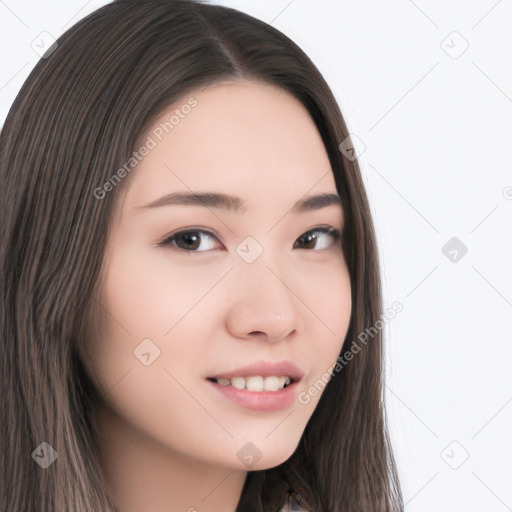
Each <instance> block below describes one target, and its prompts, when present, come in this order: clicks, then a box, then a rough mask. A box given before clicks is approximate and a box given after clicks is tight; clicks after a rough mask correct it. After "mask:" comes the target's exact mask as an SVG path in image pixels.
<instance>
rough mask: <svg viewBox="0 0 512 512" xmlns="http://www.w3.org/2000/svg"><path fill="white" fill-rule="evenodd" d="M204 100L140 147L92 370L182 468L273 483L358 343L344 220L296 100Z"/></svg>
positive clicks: (248, 89)
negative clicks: (347, 345) (246, 474)
mask: <svg viewBox="0 0 512 512" xmlns="http://www.w3.org/2000/svg"><path fill="white" fill-rule="evenodd" d="M191 96H192V97H193V98H194V100H193V101H190V102H189V103H188V104H189V105H194V106H193V107H192V108H185V107H183V106H184V105H186V104H187V101H188V100H189V97H190V96H187V97H186V98H184V99H183V100H181V101H179V102H177V103H176V104H174V105H172V106H171V107H170V108H169V109H168V110H166V111H165V112H164V113H163V114H162V115H161V116H160V117H159V118H158V119H157V120H156V121H155V123H154V125H153V126H152V127H151V128H150V130H149V131H148V132H147V133H146V134H145V135H144V137H142V139H141V140H142V143H143V144H146V146H147V147H148V148H150V149H149V151H140V152H139V155H140V156H141V160H140V162H139V163H138V165H137V166H136V168H135V169H134V170H133V171H131V172H132V174H130V176H129V182H128V183H127V185H128V186H127V187H126V189H124V190H123V194H122V195H121V196H120V200H119V202H118V204H117V211H116V213H115V215H114V217H113V219H112V227H111V231H110V234H109V240H108V246H107V250H106V253H105V259H104V265H103V274H102V276H103V280H102V288H101V294H100V296H99V302H100V303H101V305H102V306H103V308H102V311H103V312H104V314H103V315H102V316H101V318H99V319H98V324H97V328H98V332H99V335H98V336H96V337H95V338H94V339H91V340H90V342H89V344H88V345H87V346H86V347H85V352H84V354H83V359H84V363H85V364H86V368H87V370H88V372H89V374H90V375H91V378H92V380H93V382H94V383H95V385H96V386H97V388H98V389H99V390H100V391H101V392H102V393H103V395H104V405H105V407H107V408H109V410H112V411H114V412H115V414H116V415H117V416H118V417H119V418H121V420H122V421H124V422H127V423H128V424H130V425H132V426H133V427H135V429H136V430H137V432H140V433H141V435H144V436H148V437H149V438H151V439H152V440H153V441H155V442H156V443H158V444H159V445H160V446H161V447H162V450H164V451H166V452H167V453H169V455H170V456H172V455H173V454H175V455H176V456H180V457H190V458H192V459H195V460H197V461H203V462H205V463H208V464H214V465H217V466H221V467H225V468H234V469H251V470H261V469H266V468H269V467H274V466H276V465H278V464H280V463H282V462H284V461H285V460H286V459H287V458H289V457H290V456H291V454H292V453H293V452H294V450H295V448H296V447H297V445H298V443H299V441H300V438H301V435H302V433H303V431H304V429H305V427H306V424H307V422H308V420H309V418H310V417H311V415H312V413H313V411H314V409H315V407H316V405H317V403H318V400H319V399H320V396H321V392H322V391H323V389H324V387H325V383H324V381H322V375H325V372H327V371H328V369H329V368H330V367H331V366H332V365H333V364H334V363H335V361H336V358H337V356H338V354H339V352H340V349H341V346H342V343H343V340H344V338H345V335H346V332H347V328H348V323H349V318H350V312H351V302H350V281H349V275H348V270H347V266H346V262H345V259H344V255H343V252H342V248H341V242H340V240H339V238H338V233H339V231H341V230H342V229H343V211H342V208H341V206H340V204H339V202H338V201H337V200H336V199H337V198H336V196H337V190H336V186H335V182H334V178H333V175H332V171H331V168H330V163H329V159H328V157H327V153H326V151H325V148H324V146H323V143H322V140H321V138H320V135H319V133H318V131H317V129H316V127H315V125H314V123H313V121H312V120H311V118H310V117H309V115H308V113H307V111H306V110H305V108H304V107H303V106H302V105H301V104H300V102H298V101H297V100H296V99H294V98H293V97H292V96H291V95H289V94H288V93H286V92H285V91H282V90H281V89H278V88H275V87H274V86H271V85H268V84H263V83H258V82H236V83H235V82H233V83H223V84H216V85H213V86H210V87H207V88H205V89H203V90H201V91H199V92H197V93H194V94H192V95H191ZM175 110H178V111H179V115H177V116H175V117H174V119H173V121H172V123H171V124H172V128H170V126H171V124H169V123H168V124H167V125H165V123H166V122H168V121H169V119H170V117H171V116H172V115H173V114H174V111H175ZM177 119H179V120H178V121H177ZM162 127H166V129H164V128H162ZM148 137H149V138H148ZM150 139H151V140H152V141H153V142H150ZM142 153H144V154H145V155H144V156H142ZM191 193H194V194H198V195H197V196H196V197H192V198H190V197H189V198H188V199H184V198H183V197H181V199H180V197H179V195H178V194H191ZM206 193H210V194H223V195H229V196H234V197H236V198H238V199H236V200H235V199H231V200H225V199H224V200H223V199H222V198H219V197H217V196H213V195H210V196H206V197H203V201H202V203H201V202H199V194H206ZM312 196H322V197H323V200H322V198H320V199H316V200H310V201H308V202H305V200H307V199H310V198H311V197H312ZM338 199H339V198H338ZM288 380H290V383H289V384H288V385H286V384H287V383H288ZM319 382H320V384H321V386H319V385H318V383H319ZM315 383H316V385H317V389H318V390H319V391H318V392H317V393H316V394H309V393H308V396H309V398H310V400H309V401H307V402H308V403H304V402H306V400H299V398H298V397H299V395H301V394H302V396H304V393H305V392H306V393H307V392H308V390H309V389H310V388H311V387H312V386H314V385H315ZM283 384H285V387H284V388H282V389H281V387H282V386H283ZM262 387H263V391H261V390H260V389H261V388H262ZM277 388H279V389H277Z"/></svg>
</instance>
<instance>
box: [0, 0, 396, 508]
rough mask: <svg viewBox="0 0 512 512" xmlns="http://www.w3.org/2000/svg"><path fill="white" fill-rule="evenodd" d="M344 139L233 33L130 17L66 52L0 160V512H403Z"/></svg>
mask: <svg viewBox="0 0 512 512" xmlns="http://www.w3.org/2000/svg"><path fill="white" fill-rule="evenodd" d="M347 137H348V131H347V128H346V125H345V123H344V121H343V118H342V116H341V113H340V110H339V108H338V106H337V104H336V101H335V99H334V97H333V95H332V93H331V91H330V89H329V87H328V86H327V84H326V83H325V81H324V79H323V78H322V76H321V74H320V73H319V72H318V70H317V69H316V68H315V66H314V65H313V64H312V62H311V61H310V60H309V59H308V57H307V56H306V55H305V54H304V53H303V52H302V51H301V50H300V49H299V48H298V47H297V45H295V44H294V43H293V42H292V41H290V40H289V39H288V38H287V37H285V36H284V35H283V34H282V33H280V32H279V31H277V30H276V29H274V28H273V27H271V26H269V25H267V24H265V23H263V22H261V21H259V20H257V19H254V18H252V17H250V16H248V15H246V14H243V13H241V12H238V11H236V10H233V9H229V8H225V7H220V6H214V5H209V4H204V3H199V2H196V1H192V0H149V1H143V2H141V1H133V0H117V1H115V2H113V3H111V4H109V5H106V6H105V7H103V8H101V9H99V10H97V11H96V12H94V13H93V14H91V15H90V16H88V17H87V18H85V19H83V20H82V21H80V22H79V23H77V24H76V25H75V26H74V27H72V28H71V29H70V30H68V31H67V32H66V33H65V34H64V35H63V36H62V37H61V38H60V39H59V40H58V42H57V45H56V46H55V47H53V48H52V49H51V50H50V51H48V53H47V54H46V55H45V56H44V58H42V59H41V61H40V62H39V63H38V65H37V66H36V67H35V69H34V70H33V72H32V73H31V75H30V76H29V78H28V80H27V81H26V83H25V84H24V86H23V88H22V90H21V91H20V93H19V95H18V97H17V98H16V100H15V102H14V104H13V106H12V108H11V110H10V112H9V115H8V118H7V120H6V123H5V125H4V128H3V131H2V134H1V139H0V142H1V144H0V150H1V179H2V219H3V222H2V254H1V261H2V266H1V272H2V281H3V287H2V305H1V310H2V337H1V343H0V347H1V363H2V371H1V382H2V388H1V389H2V402H1V403H2V417H3V418H4V421H3V422H2V436H1V440H2V446H1V447H0V448H1V453H2V456H1V459H0V460H1V461H2V462H1V478H2V482H1V484H2V495H1V502H0V510H2V511H3V512H22V511H27V510H38V511H41V512H56V511H59V512H60V511H62V512H64V511H66V512H71V511H73V512H90V511H102V512H103V511H104V512H114V511H116V512H135V511H137V512H138V511H151V512H164V511H165V512H176V511H188V512H193V511H200V512H210V511H215V512H228V511H229V512H232V511H235V510H236V511H237V512H242V511H243V512H245V511H250V512H253V511H254V512H278V511H281V510H282V511H284V512H286V511H292V510H303V511H306V510H307V511H315V512H316V511H324V512H327V511H329V512H331V511H332V512H334V511H336V512H341V511H343V512H351V511H353V512H355V511H357V512H360V511H361V510H365V511H372V512H384V511H386V512H391V511H398V510H401V509H402V500H401V494H400V487H399V483H398V478H397V475H396V470H395V464H394V460H393V455H392V450H391V447H390V443H389V440H388V434H387V430H386V422H385V413H384V406H383V403H382V385H383V377H382V343H381V333H380V331H378V332H377V333H376V334H374V335H372V337H371V339H370V340H365V342H364V343H356V342H355V340H356V339H357V337H358V335H360V333H363V332H366V331H365V329H367V328H369V327H371V326H373V325H375V323H376V322H377V321H379V318H380V315H381V314H382V304H381V290H380V274H379V268H378V254H377V248H376V243H375V235H374V230H373V225H372V219H371V215H370V210H369V207H368V201H367V197H366V194H365V190H364V186H363V183H362V180H361V175H360V171H359V168H358V166H357V161H352V160H351V159H345V158H344V157H343V155H342V153H341V152H340V150H339V149H338V147H339V146H340V144H342V143H343V141H346V139H347ZM359 339H360V338H359Z"/></svg>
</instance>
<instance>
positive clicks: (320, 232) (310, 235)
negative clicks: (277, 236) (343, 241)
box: [294, 227, 341, 250]
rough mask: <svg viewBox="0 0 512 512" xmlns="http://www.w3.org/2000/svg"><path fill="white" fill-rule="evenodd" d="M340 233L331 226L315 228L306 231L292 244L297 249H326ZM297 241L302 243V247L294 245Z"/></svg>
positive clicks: (335, 240)
mask: <svg viewBox="0 0 512 512" xmlns="http://www.w3.org/2000/svg"><path fill="white" fill-rule="evenodd" d="M340 236H341V233H340V231H339V230H338V229H336V228H333V227H322V228H315V229H311V230H310V231H307V232H306V233H304V234H303V235H301V236H300V237H299V238H297V241H296V242H295V244H294V248H298V249H316V250H321V249H327V248H328V247H330V246H331V245H333V244H335V243H336V242H337V241H338V240H339V239H340ZM297 243H298V244H299V245H300V244H303V247H296V245H297Z"/></svg>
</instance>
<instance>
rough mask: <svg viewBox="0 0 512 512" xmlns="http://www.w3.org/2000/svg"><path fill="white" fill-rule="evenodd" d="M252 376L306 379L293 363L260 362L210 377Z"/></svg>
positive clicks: (294, 379) (293, 379) (295, 379)
mask: <svg viewBox="0 0 512 512" xmlns="http://www.w3.org/2000/svg"><path fill="white" fill-rule="evenodd" d="M251 375H261V376H262V377H269V376H272V375H275V376H276V377H279V376H288V377H290V379H291V380H292V381H293V382H295V381H299V380H301V379H302V377H304V372H303V371H302V370H301V369H300V368H299V367H298V366H297V365H296V364H295V363H294V362H293V361H258V362H255V363H251V364H248V365H247V366H242V367H240V368H237V369H236V370H233V371H229V372H221V373H218V374H216V375H212V376H210V378H212V379H219V378H224V379H232V378H233V377H249V376H251Z"/></svg>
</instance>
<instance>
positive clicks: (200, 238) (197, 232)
mask: <svg viewBox="0 0 512 512" xmlns="http://www.w3.org/2000/svg"><path fill="white" fill-rule="evenodd" d="M213 240H217V237H216V236H215V235H213V234H212V233H210V232H209V231H204V230H202V229H189V230H184V231H178V232H177V233H174V234H172V235H171V236H169V237H167V238H166V239H165V240H163V241H162V242H160V243H159V244H158V245H159V246H160V247H171V248H173V249H177V250H182V251H188V252H206V251H209V250H211V249H208V245H211V242H212V241H213ZM205 245H206V247H207V248H206V249H204V248H201V249H199V247H204V246H205Z"/></svg>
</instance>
